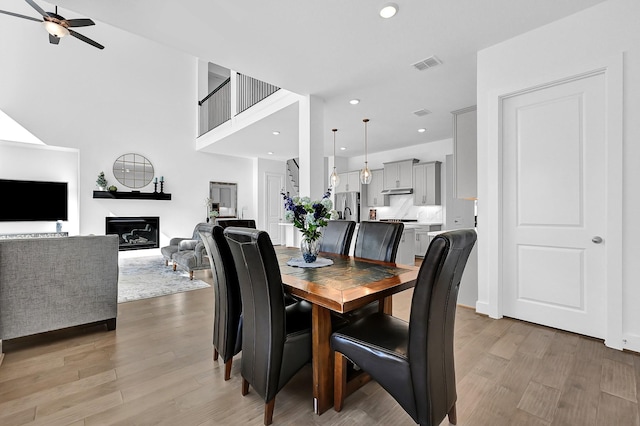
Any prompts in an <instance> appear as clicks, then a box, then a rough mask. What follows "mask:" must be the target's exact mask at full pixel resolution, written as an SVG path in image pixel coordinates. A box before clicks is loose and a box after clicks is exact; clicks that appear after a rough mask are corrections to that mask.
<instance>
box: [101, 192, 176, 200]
mask: <svg viewBox="0 0 640 426" xmlns="http://www.w3.org/2000/svg"><path fill="white" fill-rule="evenodd" d="M93 198H111V199H118V200H170V199H171V194H167V193H165V192H135V191H132V192H118V191H93Z"/></svg>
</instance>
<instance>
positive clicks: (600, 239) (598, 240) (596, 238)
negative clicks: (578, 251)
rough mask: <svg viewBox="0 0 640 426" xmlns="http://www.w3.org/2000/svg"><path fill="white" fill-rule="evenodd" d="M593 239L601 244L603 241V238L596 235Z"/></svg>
mask: <svg viewBox="0 0 640 426" xmlns="http://www.w3.org/2000/svg"><path fill="white" fill-rule="evenodd" d="M591 241H593V242H594V243H595V244H600V243H601V242H602V238H601V237H598V236H595V237H593V238H592V239H591Z"/></svg>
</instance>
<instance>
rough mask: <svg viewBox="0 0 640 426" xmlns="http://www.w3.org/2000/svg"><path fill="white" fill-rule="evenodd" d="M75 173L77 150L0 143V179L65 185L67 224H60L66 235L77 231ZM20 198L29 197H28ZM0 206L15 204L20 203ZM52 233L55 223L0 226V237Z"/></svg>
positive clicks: (2, 223) (14, 201) (0, 224)
mask: <svg viewBox="0 0 640 426" xmlns="http://www.w3.org/2000/svg"><path fill="white" fill-rule="evenodd" d="M50 164H55V165H56V167H50V166H49V165H50ZM78 173H79V165H78V150H77V149H71V148H56V147H49V146H44V145H35V144H30V143H20V142H7V141H0V179H23V180H41V181H52V182H67V184H68V186H67V191H68V194H69V195H68V197H69V198H68V213H69V220H67V221H65V222H63V223H62V231H64V232H68V233H69V235H77V234H78V232H79V228H80V218H79V210H78ZM23 195H24V196H25V197H29V194H23ZM2 202H3V203H19V202H20V200H7V199H4V200H2ZM55 231H56V223H55V222H0V234H4V233H8V234H12V233H20V232H55Z"/></svg>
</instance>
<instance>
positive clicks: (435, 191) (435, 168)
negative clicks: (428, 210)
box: [413, 161, 441, 206]
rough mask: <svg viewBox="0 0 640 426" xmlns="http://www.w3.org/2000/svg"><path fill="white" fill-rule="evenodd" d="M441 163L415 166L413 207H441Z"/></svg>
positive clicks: (435, 162)
mask: <svg viewBox="0 0 640 426" xmlns="http://www.w3.org/2000/svg"><path fill="white" fill-rule="evenodd" d="M440 164H441V163H440V162H439V161H432V162H429V163H420V164H416V165H414V166H413V205H414V206H439V205H440V204H441V201H440V198H441V197H440V192H441V191H440Z"/></svg>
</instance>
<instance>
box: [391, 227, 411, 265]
mask: <svg viewBox="0 0 640 426" xmlns="http://www.w3.org/2000/svg"><path fill="white" fill-rule="evenodd" d="M415 238H416V230H415V229H414V228H404V230H403V231H402V237H401V238H400V244H399V245H398V253H397V255H396V263H401V264H403V265H415V263H416V258H415V251H414V240H415Z"/></svg>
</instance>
